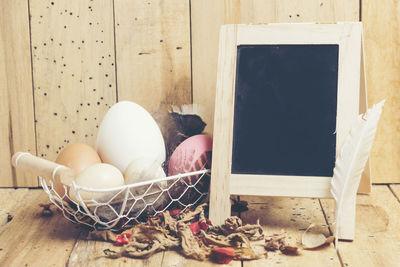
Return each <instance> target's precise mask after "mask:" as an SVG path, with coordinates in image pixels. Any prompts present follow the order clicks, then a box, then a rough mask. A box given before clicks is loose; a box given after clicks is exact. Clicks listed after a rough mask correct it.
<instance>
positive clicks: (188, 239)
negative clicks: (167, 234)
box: [177, 222, 207, 260]
mask: <svg viewBox="0 0 400 267" xmlns="http://www.w3.org/2000/svg"><path fill="white" fill-rule="evenodd" d="M177 227H178V235H179V237H180V238H181V247H182V252H183V254H184V255H185V256H187V257H189V258H192V259H196V260H204V259H205V258H206V256H207V253H206V251H204V250H203V249H201V248H200V246H199V243H198V242H197V239H196V238H195V237H194V236H193V233H192V231H191V230H190V228H189V226H188V225H187V224H184V223H182V222H178V224H177Z"/></svg>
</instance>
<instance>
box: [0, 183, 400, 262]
mask: <svg viewBox="0 0 400 267" xmlns="http://www.w3.org/2000/svg"><path fill="white" fill-rule="evenodd" d="M243 198H244V197H242V199H243ZM244 199H245V200H247V201H248V202H249V208H250V210H249V211H248V212H244V213H242V214H240V216H241V218H242V219H243V221H244V222H249V223H254V222H255V221H256V219H257V218H259V219H260V221H261V224H262V225H263V228H264V230H265V233H266V234H267V235H268V234H273V233H278V232H280V231H281V229H284V230H285V231H287V233H288V235H289V236H291V237H292V238H293V239H296V241H297V242H300V240H301V235H302V233H303V232H304V230H305V228H307V227H308V226H309V224H310V223H315V224H317V225H319V228H320V230H321V231H322V232H323V233H325V234H326V235H328V234H329V231H330V229H329V227H328V223H331V222H332V220H333V219H334V216H333V209H334V204H333V201H332V200H318V199H298V198H261V197H247V198H244ZM399 199H400V185H375V186H373V191H372V193H371V194H370V195H359V196H358V199H357V223H356V238H355V240H354V241H353V242H340V244H339V253H337V252H336V250H335V248H334V247H333V245H331V246H330V247H326V248H324V249H322V250H318V251H306V250H301V255H300V256H285V255H282V254H280V253H272V252H271V253H269V254H268V258H267V259H261V260H258V261H248V262H247V261H245V262H240V261H232V262H231V263H230V264H228V266H245V267H249V266H363V267H367V266H399V264H400V203H399ZM47 202H48V198H47V195H46V194H45V193H44V192H43V191H42V190H40V189H17V190H15V189H0V210H2V211H8V212H10V213H11V214H12V215H13V219H12V220H11V221H10V222H8V223H5V221H4V217H3V218H2V221H1V225H2V226H1V227H0V266H65V265H67V266H151V267H153V266H214V265H215V266H217V264H213V263H211V262H198V261H194V260H188V259H185V258H183V257H182V256H180V255H179V254H177V253H176V252H174V251H168V252H164V253H158V254H156V255H154V256H152V257H151V258H150V259H148V260H135V259H129V258H121V259H106V258H104V257H102V251H103V249H105V248H107V247H110V246H112V245H110V244H107V243H104V242H95V241H85V240H83V239H81V238H80V232H79V230H78V229H77V228H76V226H75V225H74V224H72V223H70V222H69V221H67V220H65V219H64V218H63V217H62V215H61V214H58V213H55V215H54V216H51V217H42V216H41V208H39V207H38V204H39V203H47ZM4 223H5V224H4Z"/></svg>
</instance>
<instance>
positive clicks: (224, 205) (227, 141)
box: [210, 22, 371, 240]
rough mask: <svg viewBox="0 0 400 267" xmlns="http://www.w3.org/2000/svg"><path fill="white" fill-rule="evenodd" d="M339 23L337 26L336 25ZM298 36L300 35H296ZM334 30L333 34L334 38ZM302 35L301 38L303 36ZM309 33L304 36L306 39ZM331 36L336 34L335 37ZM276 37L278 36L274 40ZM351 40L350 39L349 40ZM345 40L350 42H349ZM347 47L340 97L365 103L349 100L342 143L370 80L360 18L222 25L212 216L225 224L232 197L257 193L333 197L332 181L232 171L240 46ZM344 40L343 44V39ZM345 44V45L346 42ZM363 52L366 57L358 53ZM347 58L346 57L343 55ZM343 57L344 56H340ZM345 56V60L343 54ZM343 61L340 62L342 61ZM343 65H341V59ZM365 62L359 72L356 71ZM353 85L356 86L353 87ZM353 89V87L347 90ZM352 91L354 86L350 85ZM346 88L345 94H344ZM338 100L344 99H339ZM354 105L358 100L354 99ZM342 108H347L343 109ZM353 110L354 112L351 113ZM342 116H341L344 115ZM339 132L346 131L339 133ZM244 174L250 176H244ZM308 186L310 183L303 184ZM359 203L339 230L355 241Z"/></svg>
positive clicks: (366, 187)
mask: <svg viewBox="0 0 400 267" xmlns="http://www.w3.org/2000/svg"><path fill="white" fill-rule="evenodd" d="M334 25H336V26H334ZM290 27H295V31H294V32H293V31H292V32H291V33H288V31H290V30H288V29H290ZM293 33H295V34H294V35H296V34H297V38H298V39H296V37H294V36H293ZM330 33H332V36H333V37H332V36H330ZM299 36H300V37H299ZM301 36H304V37H301ZM331 37H332V38H331ZM274 38H276V39H274ZM346 38H347V39H346ZM299 40H300V41H299ZM344 40H345V41H344ZM336 42H338V43H339V44H341V45H343V46H342V47H341V49H343V48H344V50H343V51H344V52H343V53H347V54H346V57H351V56H350V55H351V53H350V54H349V51H347V52H346V49H351V50H352V52H353V53H355V56H354V57H353V58H352V59H350V60H347V59H346V62H347V63H346V64H347V65H345V66H341V67H342V68H344V69H346V70H347V73H345V72H343V69H342V73H340V72H339V78H338V79H339V80H340V79H342V80H340V81H339V82H338V87H340V86H342V87H343V88H341V91H340V89H338V95H339V94H344V95H341V96H340V97H342V99H343V98H346V97H355V96H354V93H355V94H359V95H357V102H358V101H359V103H360V105H359V106H358V110H357V109H356V110H354V109H352V107H349V106H350V105H349V104H347V107H346V108H347V110H346V112H345V113H346V116H347V117H346V116H343V114H342V115H340V114H339V112H338V121H339V119H340V120H347V121H346V123H345V126H344V128H342V129H340V130H338V136H340V137H339V139H338V140H339V141H338V144H339V145H342V144H343V138H344V137H345V136H346V135H347V132H348V131H349V130H350V127H351V121H350V120H351V119H352V118H354V117H356V116H357V115H358V113H364V112H365V111H366V110H367V96H366V84H365V77H364V59H363V55H364V53H363V47H362V25H361V23H359V22H355V23H353V22H349V23H337V24H311V23H304V24H303V23H302V24H297V25H296V24H268V25H224V26H222V27H221V33H220V43H219V58H218V75H217V86H216V88H217V94H216V105H215V117H214V125H215V126H214V147H213V164H212V179H211V187H210V191H211V192H210V219H211V220H212V221H213V222H214V223H216V224H221V223H223V221H224V220H225V219H226V218H227V217H229V216H230V206H231V203H230V195H231V194H234V195H258V196H287V197H317V198H332V195H331V193H330V188H331V185H330V180H331V179H329V178H328V179H318V177H290V176H282V177H279V180H277V179H274V177H272V176H271V177H269V176H266V175H237V174H232V173H231V164H232V139H233V138H232V136H233V133H232V131H233V130H232V128H233V118H232V117H233V111H234V92H235V71H236V53H237V52H236V51H237V46H238V45H241V44H303V43H304V44H320V43H323V44H325V43H327V44H330V43H336ZM342 42H343V43H342ZM344 42H345V43H344ZM357 53H358V55H359V56H361V59H360V58H359V57H358V56H357ZM342 56H343V55H342ZM357 58H358V60H359V61H358V62H359V63H357ZM339 59H340V56H339ZM342 59H343V58H342ZM339 62H340V60H339ZM340 64H341V63H340ZM357 64H360V72H359V73H357V72H358V70H356V71H355V73H354V72H349V70H350V69H351V70H352V71H353V70H355V69H357V67H356V66H357ZM358 82H359V84H360V91H359V93H357V92H355V91H353V93H352V95H348V96H347V95H346V96H345V94H348V93H349V91H347V92H346V91H344V90H345V88H344V87H350V88H351V87H352V86H353V85H354V84H357V83H358ZM353 88H354V86H353ZM347 89H348V88H347ZM349 90H350V89H349ZM340 92H341V93H340ZM338 98H339V97H338ZM353 103H354V102H353ZM341 112H342V111H341ZM349 114H351V115H349ZM340 116H342V117H341V118H339V117H340ZM339 131H341V132H340V133H339ZM243 177H245V178H246V179H243ZM304 184H307V187H305V186H302V185H304ZM370 191H371V181H370V164H369V162H368V163H367V166H366V168H365V171H364V173H363V179H362V182H361V184H360V187H359V192H360V193H369V192H370ZM353 202H354V203H347V204H346V205H350V206H354V212H352V214H347V215H346V218H345V220H344V221H346V224H342V225H344V226H343V228H342V229H341V232H340V233H339V238H340V239H345V240H353V239H354V229H355V198H354V201H353Z"/></svg>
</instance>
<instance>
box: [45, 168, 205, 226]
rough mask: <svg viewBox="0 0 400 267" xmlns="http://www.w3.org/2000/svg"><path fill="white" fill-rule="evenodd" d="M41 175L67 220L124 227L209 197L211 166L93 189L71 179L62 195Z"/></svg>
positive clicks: (194, 204) (48, 192) (51, 199)
mask: <svg viewBox="0 0 400 267" xmlns="http://www.w3.org/2000/svg"><path fill="white" fill-rule="evenodd" d="M39 179H40V184H41V186H42V188H43V190H44V191H45V192H46V193H47V194H48V196H49V198H50V201H51V202H52V203H54V205H56V206H57V207H58V208H59V209H60V210H61V211H62V213H63V215H64V217H65V218H67V219H68V220H70V221H72V222H74V223H79V224H81V225H83V226H86V227H88V228H89V229H90V230H93V229H94V230H113V231H121V230H123V229H127V228H131V227H132V226H134V225H136V224H138V223H145V222H146V221H147V220H148V219H149V218H150V217H152V216H155V215H157V214H159V213H161V212H164V211H166V210H172V209H175V210H178V211H179V212H184V211H185V210H186V209H187V208H189V207H192V206H196V205H199V204H201V203H203V202H204V201H206V200H207V197H208V192H209V185H210V170H209V169H203V170H200V171H195V172H189V173H184V174H179V175H174V176H169V177H166V178H162V179H158V180H152V181H145V182H140V183H136V184H130V185H124V186H121V187H115V188H110V189H91V188H86V187H81V186H79V185H77V184H75V183H74V182H72V184H71V186H70V187H67V186H64V190H65V193H64V195H62V196H61V195H59V194H58V193H57V191H56V190H55V189H54V184H53V182H52V181H51V180H50V181H48V183H49V184H47V182H46V179H44V178H42V177H39ZM68 192H70V193H69V194H68ZM70 196H73V197H70ZM83 196H84V197H83ZM88 196H89V197H88Z"/></svg>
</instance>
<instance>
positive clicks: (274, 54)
mask: <svg viewBox="0 0 400 267" xmlns="http://www.w3.org/2000/svg"><path fill="white" fill-rule="evenodd" d="M338 55H339V46H338V45H240V46H238V47H237V67H236V85H235V104H234V126H233V146H232V170H231V171H232V173H233V174H263V175H294V176H326V177H332V176H333V168H334V165H335V150H336V133H335V129H336V113H337V87H338V86H337V80H338Z"/></svg>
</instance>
